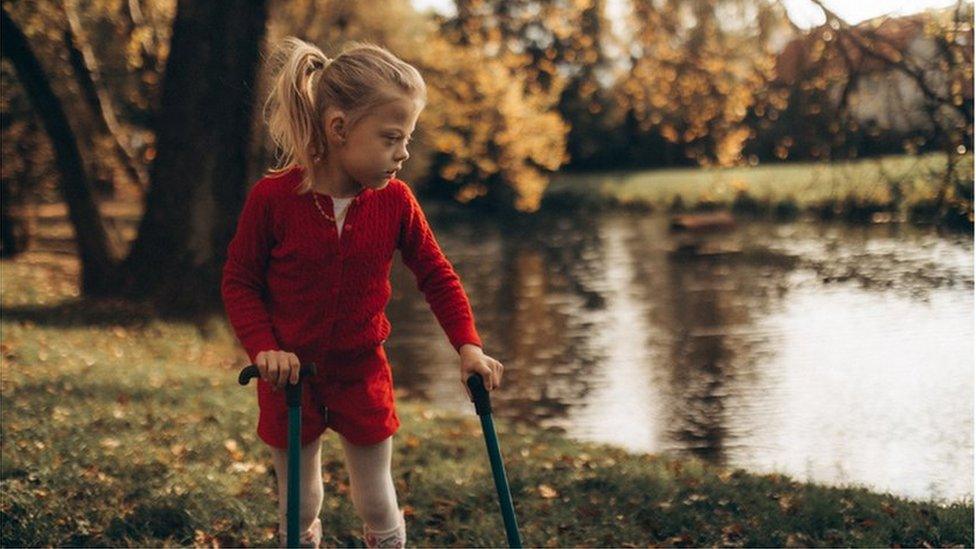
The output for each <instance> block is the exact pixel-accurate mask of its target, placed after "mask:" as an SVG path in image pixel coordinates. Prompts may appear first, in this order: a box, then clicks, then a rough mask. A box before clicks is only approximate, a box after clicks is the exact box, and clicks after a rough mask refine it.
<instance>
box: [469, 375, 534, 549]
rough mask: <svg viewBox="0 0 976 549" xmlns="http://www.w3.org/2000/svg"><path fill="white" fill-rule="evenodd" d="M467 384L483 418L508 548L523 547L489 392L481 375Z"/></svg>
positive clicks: (474, 377)
mask: <svg viewBox="0 0 976 549" xmlns="http://www.w3.org/2000/svg"><path fill="white" fill-rule="evenodd" d="M467 384H468V388H469V389H471V396H472V397H473V399H474V408H475V411H476V412H477V413H478V417H479V418H481V430H482V431H483V432H484V434H485V444H486V445H487V447H488V459H489V460H490V461H491V473H492V475H493V476H494V477H495V490H496V491H497V492H498V505H499V506H500V507H501V510H502V520H504V521H505V535H506V536H507V537H508V546H509V547H522V539H521V537H519V531H518V523H517V522H516V520H515V507H514V506H513V505H512V493H511V492H510V491H509V489H508V479H507V478H506V477H505V464H504V463H503V462H502V453H501V451H500V450H499V449H498V437H497V436H495V424H494V423H493V422H492V421H491V400H490V399H489V397H488V391H487V390H486V389H485V384H484V380H483V379H482V377H481V375H480V374H471V375H470V376H468V379H467Z"/></svg>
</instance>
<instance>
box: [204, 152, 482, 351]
mask: <svg viewBox="0 0 976 549" xmlns="http://www.w3.org/2000/svg"><path fill="white" fill-rule="evenodd" d="M300 176H301V168H297V167H296V168H292V169H291V170H288V171H286V172H283V173H281V174H277V175H268V176H265V177H263V178H261V179H260V180H259V181H258V182H257V183H256V184H255V185H254V187H253V188H251V190H250V191H249V192H248V195H247V199H246V200H245V203H244V209H243V210H242V212H241V215H240V217H239V219H238V223H237V232H236V233H235V234H234V238H233V239H232V240H231V242H230V245H229V246H228V247H227V262H226V263H225V264H224V268H223V277H222V279H221V295H222V297H223V301H224V308H225V309H226V311H227V317H228V319H229V320H230V323H231V325H232V327H233V328H234V331H235V333H236V334H237V338H238V339H239V340H240V342H241V344H242V345H243V346H244V349H245V350H246V351H247V353H248V356H249V357H250V359H251V361H252V362H253V361H254V360H255V358H256V357H257V354H258V353H259V352H260V351H265V350H284V351H288V352H293V353H295V354H297V355H299V357H300V358H301V359H302V360H305V358H304V357H303V356H302V355H306V356H308V354H309V353H312V354H313V356H314V354H317V353H320V352H325V351H340V352H341V351H354V350H360V349H366V348H370V347H373V346H376V345H379V344H381V343H383V342H384V341H386V338H387V337H388V336H389V334H390V329H391V326H390V321H389V320H388V319H387V317H386V313H385V309H386V305H387V302H388V301H389V299H390V294H391V287H390V268H391V266H392V265H393V252H394V251H395V250H400V252H401V256H402V258H403V262H404V264H405V265H406V266H407V267H409V268H410V270H411V271H413V273H414V275H415V276H416V278H417V288H418V289H419V290H420V291H421V292H423V294H424V297H425V298H426V300H427V303H428V304H429V305H430V308H431V310H432V311H433V312H434V316H435V317H436V318H437V321H438V322H439V323H440V325H441V327H442V328H443V329H444V332H445V334H446V335H447V337H448V339H449V340H450V342H451V344H452V345H453V346H454V348H455V349H456V350H457V349H460V347H461V346H462V345H464V344H466V343H472V344H474V345H477V346H479V347H480V346H482V345H481V339H480V338H479V337H478V332H477V330H476V329H475V323H474V315H473V313H472V311H471V305H470V303H469V302H468V297H467V295H466V294H465V293H464V289H463V288H462V286H461V280H460V278H459V277H458V275H457V274H456V273H455V271H454V268H453V267H452V266H451V264H450V262H449V261H448V260H447V258H445V257H444V254H443V252H441V249H440V247H439V246H438V245H437V241H436V240H435V239H434V234H433V233H432V232H431V229H430V226H429V225H428V224H427V219H426V217H425V216H424V213H423V211H422V210H421V209H420V204H418V203H417V199H416V197H415V196H414V194H413V192H412V191H411V190H410V187H408V186H407V184H406V183H404V182H403V181H400V180H398V179H393V180H392V181H391V182H390V183H389V184H388V185H387V186H386V187H384V188H383V189H381V190H373V189H369V188H364V189H363V190H362V191H361V192H360V193H359V194H358V195H357V196H356V197H355V198H354V199H353V201H352V202H351V203H350V204H349V206H347V210H346V220H345V224H344V225H343V229H342V235H341V238H340V237H339V236H338V233H337V231H336V226H335V222H333V221H330V220H328V219H326V218H325V217H324V216H323V215H322V212H320V211H319V209H318V208H317V207H316V205H315V202H314V201H313V199H312V194H311V193H312V192H313V191H310V192H309V193H306V194H297V193H296V187H297V185H298V184H299V183H300V180H301V179H300ZM317 195H318V198H319V204H320V205H321V206H322V209H323V210H325V212H326V213H328V214H330V215H331V214H332V212H333V205H332V198H331V197H330V196H329V195H326V194H321V193H317Z"/></svg>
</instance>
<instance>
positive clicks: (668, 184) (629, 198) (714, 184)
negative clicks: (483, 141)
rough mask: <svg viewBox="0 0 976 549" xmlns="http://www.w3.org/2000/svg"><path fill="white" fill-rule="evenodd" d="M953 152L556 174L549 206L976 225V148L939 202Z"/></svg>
mask: <svg viewBox="0 0 976 549" xmlns="http://www.w3.org/2000/svg"><path fill="white" fill-rule="evenodd" d="M945 173H946V162H945V157H944V156H942V155H940V154H928V155H923V156H888V157H880V158H870V159H862V160H853V161H848V162H831V163H825V162H821V163H811V162H796V163H783V164H770V165H760V166H755V167H740V168H724V169H718V168H714V169H711V168H679V169H657V170H644V171H623V172H601V173H580V174H556V175H555V176H554V177H553V180H552V183H551V184H550V185H549V187H548V188H547V190H546V196H545V198H544V201H543V204H544V206H543V207H544V208H564V207H628V208H640V209H649V210H657V211H670V212H686V211H703V210H714V209H723V210H730V211H732V212H734V213H736V214H741V215H746V216H757V217H770V218H776V219H795V218H797V217H799V216H803V215H809V216H812V217H814V218H818V219H834V218H836V219H847V220H850V221H857V222H876V223H882V222H884V223H888V222H905V221H907V222H912V223H940V224H943V225H945V226H949V227H953V228H957V229H969V230H971V229H972V227H973V210H972V200H973V155H972V154H966V155H965V156H963V157H961V158H960V159H959V161H958V162H957V164H956V170H955V171H954V172H953V174H952V181H953V182H952V184H951V185H950V187H951V191H950V192H949V193H948V194H947V195H946V197H945V200H946V207H945V208H944V209H943V211H940V209H939V206H938V195H939V188H940V186H941V185H942V183H943V180H944V177H945Z"/></svg>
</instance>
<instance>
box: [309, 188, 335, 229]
mask: <svg viewBox="0 0 976 549" xmlns="http://www.w3.org/2000/svg"><path fill="white" fill-rule="evenodd" d="M312 200H314V201H315V207H316V208H318V209H319V212H321V213H322V215H323V216H325V218H326V219H328V220H329V221H331V222H333V223H335V218H334V217H332V216H331V215H329V214H327V213H325V210H323V209H322V206H321V205H319V195H317V194H315V191H312Z"/></svg>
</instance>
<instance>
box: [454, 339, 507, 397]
mask: <svg viewBox="0 0 976 549" xmlns="http://www.w3.org/2000/svg"><path fill="white" fill-rule="evenodd" d="M459 351H460V353H461V385H463V386H464V391H465V392H466V393H467V394H468V400H474V397H473V396H472V395H471V389H469V388H468V378H469V377H471V374H481V378H482V379H483V380H484V382H485V389H486V390H488V391H493V390H495V389H497V388H498V387H500V386H501V384H502V370H504V369H505V367H504V366H502V363H501V362H498V361H497V360H495V359H493V358H491V357H490V356H488V355H486V354H485V353H484V352H482V350H481V347H478V346H477V345H472V344H470V343H468V344H466V345H462V346H461V349H460V350H459Z"/></svg>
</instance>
